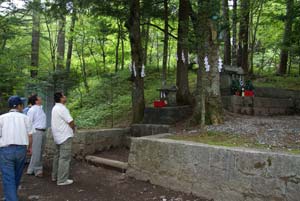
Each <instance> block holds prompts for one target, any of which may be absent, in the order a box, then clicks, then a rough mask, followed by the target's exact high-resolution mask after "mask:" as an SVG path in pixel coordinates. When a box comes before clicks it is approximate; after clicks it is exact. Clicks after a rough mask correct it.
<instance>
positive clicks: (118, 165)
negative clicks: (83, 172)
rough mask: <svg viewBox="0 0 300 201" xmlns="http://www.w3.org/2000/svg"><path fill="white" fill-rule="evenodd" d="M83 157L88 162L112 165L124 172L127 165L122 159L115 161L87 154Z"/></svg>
mask: <svg viewBox="0 0 300 201" xmlns="http://www.w3.org/2000/svg"><path fill="white" fill-rule="evenodd" d="M85 159H86V160H87V161H88V162H91V163H95V164H97V165H105V166H108V167H113V168H117V169H120V170H121V171H122V172H125V171H126V170H127V167H128V163H125V162H122V161H117V160H111V159H107V158H102V157H98V156H92V155H87V156H86V157H85Z"/></svg>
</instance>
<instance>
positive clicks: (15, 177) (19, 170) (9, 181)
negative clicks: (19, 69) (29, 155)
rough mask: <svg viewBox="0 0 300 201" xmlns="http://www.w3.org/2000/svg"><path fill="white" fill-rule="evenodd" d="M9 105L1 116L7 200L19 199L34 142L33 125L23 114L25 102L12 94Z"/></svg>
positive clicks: (1, 162) (0, 145) (0, 149)
mask: <svg viewBox="0 0 300 201" xmlns="http://www.w3.org/2000/svg"><path fill="white" fill-rule="evenodd" d="M8 105H9V107H10V111H9V112H8V113H6V114H3V115H1V116H0V169H1V173H2V183H3V190H4V197H5V200H7V201H18V194H17V191H18V187H19V184H20V180H21V177H22V174H23V170H24V167H25V160H26V152H27V148H28V150H30V149H31V144H32V136H31V135H32V125H31V122H30V120H29V118H28V117H27V116H26V115H24V114H22V111H23V102H22V100H21V98H20V97H19V96H11V97H10V98H9V99H8Z"/></svg>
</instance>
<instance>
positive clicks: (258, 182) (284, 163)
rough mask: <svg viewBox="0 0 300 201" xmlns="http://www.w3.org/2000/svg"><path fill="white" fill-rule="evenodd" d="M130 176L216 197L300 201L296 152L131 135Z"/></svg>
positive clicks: (218, 200)
mask: <svg viewBox="0 0 300 201" xmlns="http://www.w3.org/2000/svg"><path fill="white" fill-rule="evenodd" d="M128 163H129V169H128V170H127V174H128V176H132V177H135V178H137V179H142V180H148V181H150V182H151V183H153V184H157V185H161V186H164V187H167V188H171V189H174V190H180V191H182V192H187V193H193V194H195V195H198V196H202V197H206V198H208V199H214V200H216V201H245V200H247V201H250V200H251V201H265V200H274V201H275V200H276V201H279V200H282V201H283V200H289V201H296V200H298V199H299V195H300V194H299V192H300V169H299V166H300V155H290V154H283V153H276V152H264V151H258V150H252V149H245V148H243V149H242V148H228V147H220V146H210V145H205V144H200V143H194V142H186V141H176V140H169V139H161V138H155V137H154V136H152V137H141V138H132V145H131V150H130V154H129V161H128Z"/></svg>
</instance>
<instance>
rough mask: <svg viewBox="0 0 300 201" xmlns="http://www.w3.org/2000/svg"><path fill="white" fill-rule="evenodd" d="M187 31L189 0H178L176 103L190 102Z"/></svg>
mask: <svg viewBox="0 0 300 201" xmlns="http://www.w3.org/2000/svg"><path fill="white" fill-rule="evenodd" d="M188 31H189V0H180V1H179V16H178V41H177V58H178V59H177V75H176V85H177V94H176V99H177V104H179V105H190V104H191V103H192V99H191V94H190V91H189V82H188Z"/></svg>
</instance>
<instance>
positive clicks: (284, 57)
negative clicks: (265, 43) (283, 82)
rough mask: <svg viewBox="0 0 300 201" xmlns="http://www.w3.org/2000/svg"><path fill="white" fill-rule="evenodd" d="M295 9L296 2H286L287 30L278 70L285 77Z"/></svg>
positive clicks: (285, 29)
mask: <svg viewBox="0 0 300 201" xmlns="http://www.w3.org/2000/svg"><path fill="white" fill-rule="evenodd" d="M293 7H294V0H286V18H285V28H284V34H283V39H282V47H281V50H280V64H279V68H278V71H277V72H278V74H280V75H284V74H286V71H287V62H288V57H289V47H290V36H291V32H292V26H293Z"/></svg>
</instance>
